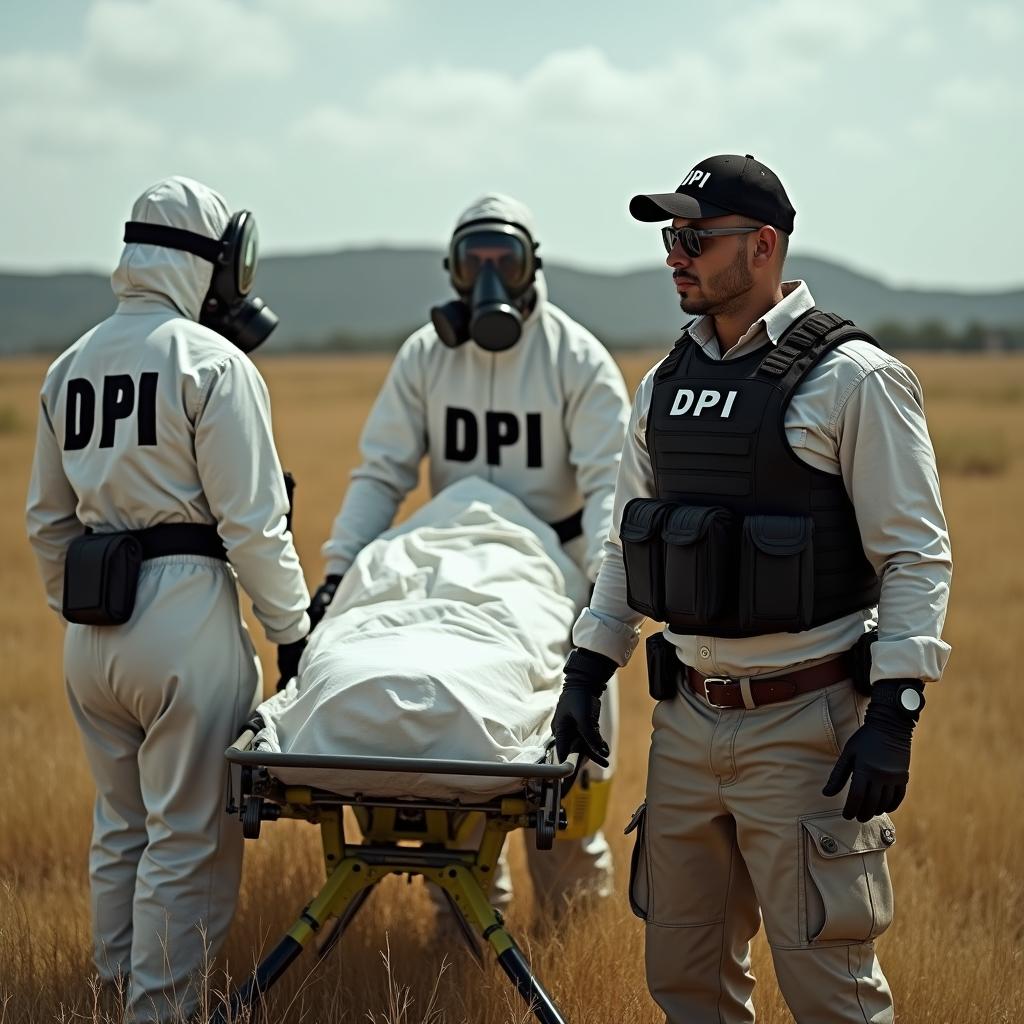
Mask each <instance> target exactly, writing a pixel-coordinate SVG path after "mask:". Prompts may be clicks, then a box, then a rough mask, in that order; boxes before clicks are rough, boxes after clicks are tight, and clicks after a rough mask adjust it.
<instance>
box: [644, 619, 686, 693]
mask: <svg viewBox="0 0 1024 1024" xmlns="http://www.w3.org/2000/svg"><path fill="white" fill-rule="evenodd" d="M682 670H683V665H682V662H681V661H680V660H679V658H678V657H676V646H675V644H673V643H671V642H670V641H668V640H666V639H665V635H664V634H663V633H652V634H651V635H650V636H649V637H648V638H647V691H648V693H650V695H651V696H652V697H653V698H654V699H655V700H675V698H676V697H677V696H678V695H679V678H680V674H681V673H682Z"/></svg>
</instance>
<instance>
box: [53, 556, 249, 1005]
mask: <svg viewBox="0 0 1024 1024" xmlns="http://www.w3.org/2000/svg"><path fill="white" fill-rule="evenodd" d="M64 670H65V679H66V684H67V691H68V696H69V699H70V701H71V708H72V711H73V713H74V715H75V718H76V720H77V722H78V725H79V728H80V729H81V732H82V738H83V741H84V745H85V752H86V756H87V757H88V760H89V765H90V767H91V769H92V774H93V778H94V780H95V783H96V807H95V818H94V826H93V837H92V846H91V852H90V858H89V867H90V876H91V896H92V912H93V940H94V958H95V962H96V968H97V970H98V972H99V974H100V976H101V977H102V978H104V979H113V978H115V977H117V976H118V975H120V976H122V977H123V978H125V979H130V990H129V991H130V1006H129V1010H128V1014H127V1019H128V1020H130V1021H139V1022H152V1021H158V1022H163V1021H166V1020H169V1019H172V1018H173V1017H174V1016H175V1014H176V1013H184V1014H186V1015H187V1014H188V1013H190V1012H191V1011H192V1010H193V1009H194V1008H195V1005H196V1002H197V999H198V993H197V991H196V986H195V976H194V975H195V972H196V970H197V969H199V968H201V967H202V965H203V963H204V959H205V958H206V956H207V955H208V954H209V955H211V956H212V955H215V954H216V952H217V951H218V949H219V948H220V946H221V944H222V943H223V941H224V937H225V935H226V933H227V930H228V926H229V924H230V922H231V917H232V915H233V913H234V909H235V904H236V901H237V897H238V885H239V878H240V874H241V863H242V836H241V830H240V826H239V823H238V821H237V820H236V819H232V818H230V817H229V816H228V815H227V814H225V812H224V797H225V783H226V778H227V772H226V762H225V760H224V749H225V747H227V746H228V745H229V744H230V743H231V742H232V741H233V740H234V739H235V738H236V737H237V736H238V734H239V732H240V731H241V727H242V726H243V724H244V723H245V721H246V719H247V717H248V715H249V714H250V712H251V711H252V709H253V708H254V706H255V704H256V701H257V697H258V695H259V690H260V667H259V661H258V660H257V658H256V656H255V653H254V651H253V647H252V644H251V642H250V639H249V636H248V633H247V631H246V629H245V626H244V624H243V623H242V620H241V617H240V614H239V607H238V595H237V590H236V585H235V579H234V575H233V573H232V571H231V570H230V568H229V567H228V566H227V565H226V564H225V563H222V562H218V561H216V560H214V559H208V558H200V557H196V556H182V555H179V556H170V557H164V558H157V559H153V560H151V561H147V562H145V563H143V568H142V573H141V576H140V579H139V588H138V597H137V601H136V606H135V612H134V615H133V616H132V619H131V620H130V621H129V622H128V623H127V624H125V625H124V626H108V627H95V626H81V625H69V626H68V629H67V633H66V636H65V645H64Z"/></svg>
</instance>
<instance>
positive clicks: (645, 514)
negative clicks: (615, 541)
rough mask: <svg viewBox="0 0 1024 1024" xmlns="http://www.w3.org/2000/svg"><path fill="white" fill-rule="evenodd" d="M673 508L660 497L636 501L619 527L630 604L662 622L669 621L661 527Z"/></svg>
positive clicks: (629, 507)
mask: <svg viewBox="0 0 1024 1024" xmlns="http://www.w3.org/2000/svg"><path fill="white" fill-rule="evenodd" d="M670 507H671V506H670V505H669V503H668V502H666V501H662V500H661V499H660V498H633V499H632V500H631V501H629V502H627V503H626V507H625V508H624V509H623V510H622V525H621V527H620V528H619V539H620V540H621V541H622V560H623V563H624V564H625V567H626V603H627V604H628V605H629V607H630V608H632V609H633V610H634V611H638V612H640V614H641V615H646V616H647V617H648V618H651V619H655V620H657V621H658V622H664V620H665V549H664V545H663V543H662V539H661V527H662V523H663V521H664V519H665V514H666V513H667V512H668V510H669V508H670Z"/></svg>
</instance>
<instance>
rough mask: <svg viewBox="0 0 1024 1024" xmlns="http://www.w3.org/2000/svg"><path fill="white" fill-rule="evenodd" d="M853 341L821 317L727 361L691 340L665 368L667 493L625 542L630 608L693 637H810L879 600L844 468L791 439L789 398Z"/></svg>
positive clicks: (660, 464)
mask: <svg viewBox="0 0 1024 1024" xmlns="http://www.w3.org/2000/svg"><path fill="white" fill-rule="evenodd" d="M852 338H859V339H863V340H867V341H871V342H872V343H874V342H873V340H872V339H871V338H869V337H868V336H867V335H865V334H864V332H863V331H860V330H858V329H857V328H855V327H854V326H853V324H852V323H851V322H850V321H849V320H841V319H840V318H839V317H837V316H836V315H834V314H832V313H825V312H822V311H821V310H817V309H812V310H810V311H808V312H807V313H805V314H804V315H803V316H801V317H800V318H799V319H798V320H797V321H796V322H795V323H794V324H793V325H792V326H791V327H790V328H789V329H788V330H787V331H786V332H785V334H783V336H782V337H781V338H780V339H779V343H778V345H774V346H773V345H772V344H771V343H770V342H769V343H768V344H767V345H765V346H763V347H761V348H758V349H757V350H755V351H754V352H751V353H749V354H747V355H744V356H741V357H739V358H737V359H729V360H724V361H722V360H714V359H711V358H709V357H708V356H706V355H705V354H704V352H703V351H702V350H701V347H700V346H699V345H698V344H697V343H696V342H694V341H693V339H692V338H690V336H689V335H688V334H684V335H683V337H682V338H680V339H679V341H678V342H676V345H675V347H674V348H673V350H672V351H671V352H670V353H669V355H668V356H667V358H666V359H665V360H664V362H663V363H662V364H661V366H660V367H659V368H658V370H657V372H656V373H655V376H654V388H653V393H652V395H651V404H650V409H649V411H648V415H647V450H648V452H649V453H650V458H651V464H652V467H653V469H654V479H655V484H656V489H657V497H656V498H634V499H633V500H632V501H630V502H629V503H628V504H627V505H626V507H625V510H624V512H623V521H622V527H621V530H620V536H621V539H622V548H623V557H624V560H625V565H626V584H627V587H626V589H627V600H628V602H629V604H630V606H631V607H632V608H634V609H636V610H637V611H639V612H642V613H643V614H645V615H648V616H650V617H651V618H654V619H657V620H659V621H662V622H666V623H667V624H668V625H669V626H670V627H671V628H672V629H673V630H675V631H677V632H681V633H700V634H706V635H709V636H721V637H743V636H760V635H762V634H766V633H778V632H798V631H800V630H805V629H809V628H811V627H812V626H817V625H819V624H821V623H823V622H830V621H832V620H833V619H837V618H840V617H841V616H843V615H847V614H849V613H851V612H854V611H858V610H860V609H864V608H869V607H871V606H872V605H874V604H876V603H877V601H878V594H879V589H880V581H879V579H878V577H877V576H876V575H875V572H874V569H873V568H872V567H871V564H870V563H869V562H868V560H867V557H866V556H865V554H864V548H863V546H862V544H861V539H860V533H859V531H858V529H857V519H856V515H855V513H854V508H853V503H852V502H851V501H850V498H849V496H848V495H847V493H846V489H845V487H844V485H843V480H842V477H841V476H840V475H838V474H832V473H826V472H824V471H822V470H818V469H815V468H814V467H812V466H809V465H808V464H807V463H805V462H803V461H801V459H800V458H798V456H797V455H796V453H795V452H794V451H793V450H792V448H790V446H789V443H788V441H787V440H786V433H785V426H784V417H785V414H786V409H787V407H788V406H789V402H790V400H791V399H792V397H793V394H794V393H795V392H796V390H797V388H798V387H799V386H800V383H801V381H803V379H804V378H805V377H806V376H807V374H808V373H809V372H810V370H811V369H812V367H814V365H815V364H816V363H817V362H818V361H819V360H820V359H822V357H824V356H825V355H826V353H828V352H830V351H831V350H832V349H833V348H835V347H836V346H837V345H839V344H842V342H844V341H848V340H850V339H852Z"/></svg>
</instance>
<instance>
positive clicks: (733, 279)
mask: <svg viewBox="0 0 1024 1024" xmlns="http://www.w3.org/2000/svg"><path fill="white" fill-rule="evenodd" d="M753 284H754V275H753V274H751V273H750V268H749V267H748V266H747V249H746V246H744V245H741V246H740V247H739V249H738V250H737V252H736V259H734V260H733V261H732V263H730V264H729V266H727V267H726V268H725V269H724V270H720V271H719V272H718V273H717V274H715V275H714V276H713V277H711V278H709V280H708V281H707V283H706V284H703V285H701V289H700V290H701V297H700V298H699V299H698V298H690V297H689V296H688V295H686V294H683V295H680V296H679V308H680V309H681V310H682V311H683V312H684V313H688V314H689V315H690V316H697V315H700V314H704V315H706V316H721V315H722V314H723V313H731V312H732V310H733V309H734V308H735V307H737V306H738V305H739V300H740V299H741V297H742V296H744V295H745V294H746V293H747V292H748V291H750V289H751V287H752V286H753Z"/></svg>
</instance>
